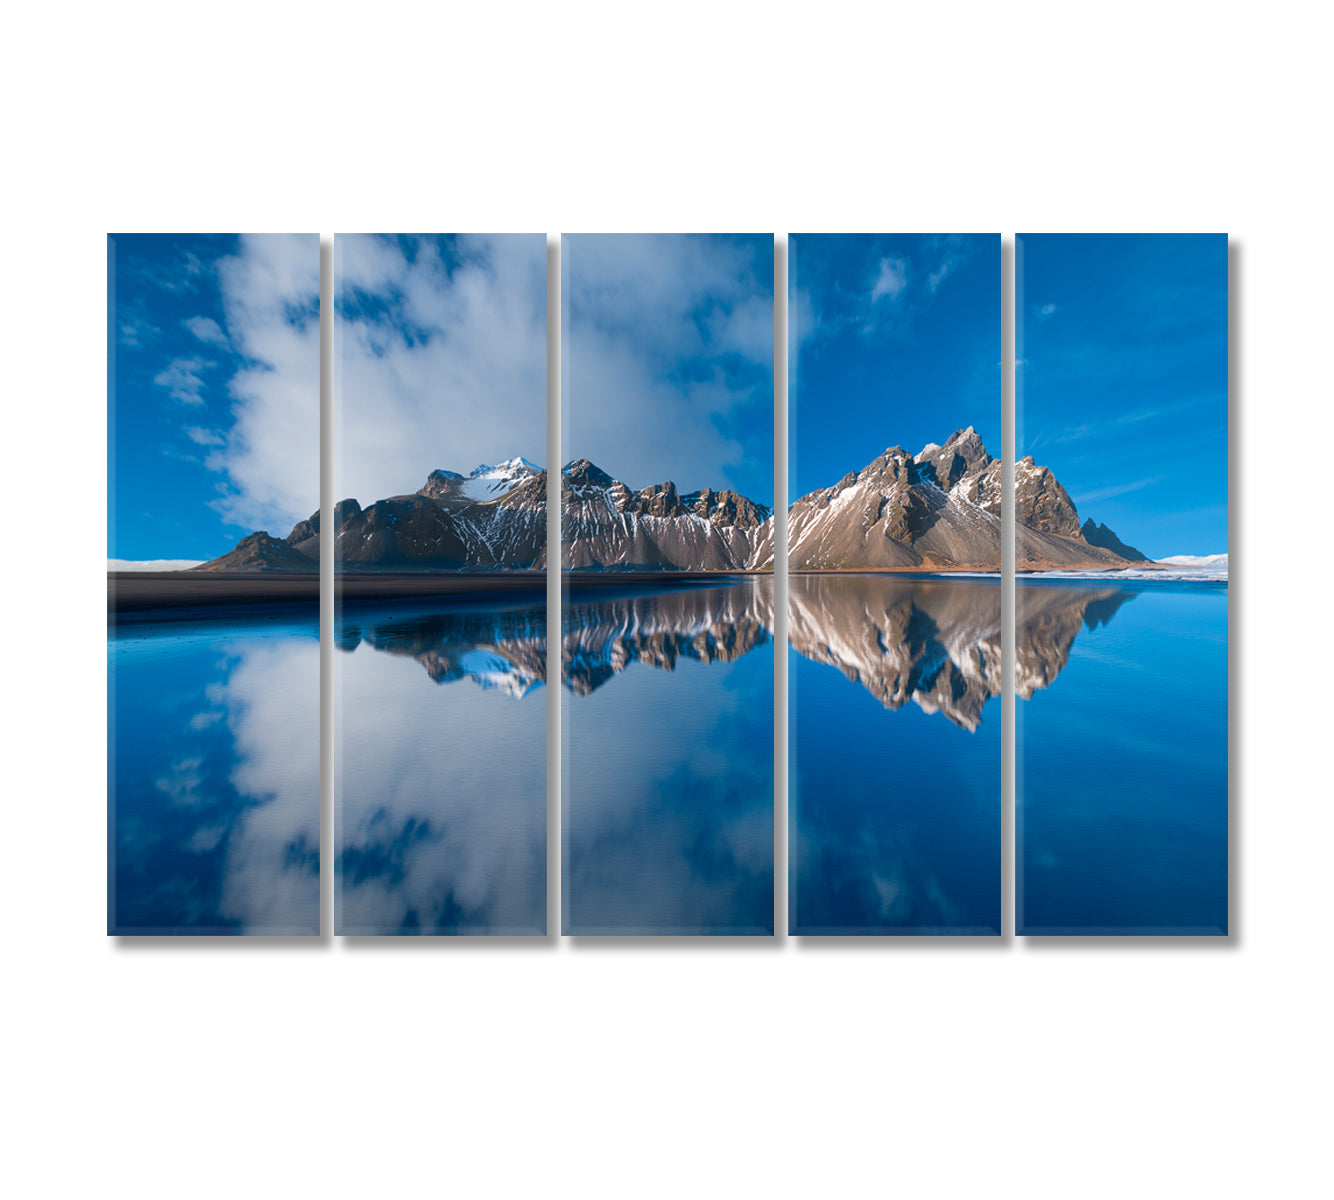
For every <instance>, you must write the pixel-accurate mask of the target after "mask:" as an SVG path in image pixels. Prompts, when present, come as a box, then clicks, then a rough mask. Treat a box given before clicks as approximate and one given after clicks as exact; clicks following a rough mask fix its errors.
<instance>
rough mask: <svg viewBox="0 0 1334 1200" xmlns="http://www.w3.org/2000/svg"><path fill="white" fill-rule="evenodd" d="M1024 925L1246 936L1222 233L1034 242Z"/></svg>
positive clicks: (1020, 438) (1019, 316)
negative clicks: (1231, 765)
mask: <svg viewBox="0 0 1334 1200" xmlns="http://www.w3.org/2000/svg"><path fill="white" fill-rule="evenodd" d="M1016 285H1017V293H1016V294H1017V301H1016V320H1017V335H1018V341H1017V347H1018V350H1017V368H1018V370H1017V381H1018V388H1017V425H1016V443H1017V448H1016V453H1017V456H1018V461H1017V463H1016V467H1015V519H1016V535H1017V544H1016V569H1017V571H1018V572H1019V579H1018V594H1017V601H1016V642H1017V658H1016V669H1017V678H1016V690H1017V693H1018V696H1019V699H1018V702H1017V713H1016V727H1017V733H1016V736H1017V744H1016V777H1017V787H1016V793H1017V794H1016V839H1017V858H1018V862H1017V872H1016V927H1017V930H1018V932H1019V933H1020V934H1173V933H1176V934H1218V935H1222V934H1226V932H1227V928H1228V763H1227V753H1228V643H1227V638H1228V582H1227V580H1228V557H1227V550H1228V246H1227V238H1226V236H1225V235H1223V234H1150V235H1126V234H1101V235H1065V234H1025V235H1022V236H1021V237H1020V238H1019V239H1018V243H1017V254H1016Z"/></svg>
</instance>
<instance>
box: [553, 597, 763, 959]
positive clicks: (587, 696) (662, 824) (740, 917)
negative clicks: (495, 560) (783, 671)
mask: <svg viewBox="0 0 1334 1200" xmlns="http://www.w3.org/2000/svg"><path fill="white" fill-rule="evenodd" d="M613 586H614V585H613ZM563 625H564V627H563V631H562V645H561V662H562V672H563V683H564V686H565V691H564V697H563V707H562V736H563V748H562V765H563V776H564V782H563V788H562V797H563V799H562V812H563V821H564V827H563V838H564V855H563V864H564V874H563V892H562V894H563V902H564V914H563V928H564V931H565V932H566V933H569V934H770V933H772V932H773V925H774V838H773V825H774V808H773V750H774V741H773V735H774V725H773V704H774V692H773V672H774V657H773V638H772V633H771V630H772V627H773V586H772V580H767V579H766V580H757V581H753V582H747V583H743V584H737V585H734V586H725V587H702V588H678V589H675V590H672V591H668V592H660V593H652V594H646V593H644V592H642V591H641V592H637V593H634V594H630V595H619V596H617V595H607V594H603V595H602V596H599V597H598V598H591V597H589V596H587V595H586V594H582V593H580V592H578V591H576V592H574V593H573V594H570V593H567V595H566V607H565V609H564V618H563Z"/></svg>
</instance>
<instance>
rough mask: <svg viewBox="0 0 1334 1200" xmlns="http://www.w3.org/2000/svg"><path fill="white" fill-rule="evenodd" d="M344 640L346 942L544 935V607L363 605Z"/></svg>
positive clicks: (337, 913) (344, 622) (345, 622)
mask: <svg viewBox="0 0 1334 1200" xmlns="http://www.w3.org/2000/svg"><path fill="white" fill-rule="evenodd" d="M337 644H338V646H339V649H340V651H341V653H339V654H338V655H337V658H336V675H335V679H336V692H335V696H336V701H335V713H336V727H337V738H338V740H337V742H336V751H335V753H336V755H337V764H336V778H337V780H338V784H337V788H338V791H337V798H336V804H335V834H334V836H335V850H336V858H337V867H336V873H335V876H334V892H335V900H334V923H335V932H337V933H339V934H529V935H540V934H545V933H546V925H547V916H546V822H547V818H546V811H547V802H546V745H547V742H546V687H545V684H546V649H547V628H546V608H545V605H544V604H542V603H538V604H527V605H524V604H520V605H511V606H508V607H490V608H488V607H484V606H477V607H458V606H454V607H451V608H449V609H447V610H445V609H441V608H440V607H438V606H437V607H436V608H435V609H431V608H429V607H427V608H423V607H418V606H413V607H411V608H405V607H402V606H400V607H398V608H395V609H381V610H374V609H370V610H365V609H363V610H357V609H355V608H353V607H352V606H348V607H347V608H346V609H345V610H344V612H343V614H342V617H341V619H340V621H339V625H338V638H337Z"/></svg>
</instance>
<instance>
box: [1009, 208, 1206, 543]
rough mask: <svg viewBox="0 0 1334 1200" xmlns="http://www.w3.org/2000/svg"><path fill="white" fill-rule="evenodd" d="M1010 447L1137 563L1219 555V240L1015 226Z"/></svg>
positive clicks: (1185, 236) (1197, 236)
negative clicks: (1045, 471) (1130, 549)
mask: <svg viewBox="0 0 1334 1200" xmlns="http://www.w3.org/2000/svg"><path fill="white" fill-rule="evenodd" d="M1016 283H1017V292H1016V298H1017V304H1016V308H1017V313H1016V318H1017V323H1016V336H1017V338H1018V342H1017V357H1018V360H1019V370H1018V381H1017V388H1016V415H1017V426H1016V453H1017V455H1018V456H1019V457H1023V456H1024V455H1026V454H1031V455H1033V457H1034V459H1035V460H1036V461H1037V462H1038V463H1039V464H1041V465H1044V466H1047V467H1050V468H1051V470H1052V471H1053V472H1054V473H1055V475H1056V477H1057V478H1058V479H1059V480H1060V481H1061V483H1062V484H1064V485H1065V488H1066V490H1067V491H1068V492H1069V493H1070V498H1071V499H1072V500H1073V501H1074V502H1075V506H1076V508H1077V509H1078V510H1079V516H1080V520H1081V521H1083V520H1085V519H1087V518H1089V517H1092V518H1093V520H1095V521H1098V522H1100V523H1102V524H1105V525H1109V526H1110V527H1111V528H1112V529H1113V530H1115V531H1116V533H1117V535H1118V536H1119V537H1120V538H1121V539H1122V540H1123V541H1125V542H1127V543H1129V544H1130V545H1132V546H1135V547H1136V548H1137V549H1139V550H1142V551H1143V552H1144V553H1145V554H1147V555H1148V556H1149V557H1150V558H1163V557H1166V556H1167V555H1171V554H1220V553H1223V552H1224V551H1226V550H1227V444H1228V443H1227V438H1228V412H1227V344H1228V330H1227V236H1226V235H1225V234H1088V235H1076V234H1023V235H1021V236H1020V237H1019V239H1018V245H1017V247H1016Z"/></svg>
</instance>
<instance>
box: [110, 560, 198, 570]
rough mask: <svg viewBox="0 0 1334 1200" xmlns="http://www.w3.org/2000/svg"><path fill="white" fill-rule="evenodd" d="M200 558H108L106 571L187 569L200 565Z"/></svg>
mask: <svg viewBox="0 0 1334 1200" xmlns="http://www.w3.org/2000/svg"><path fill="white" fill-rule="evenodd" d="M203 563H204V560H203V559H202V558H148V559H132V558H109V559H107V570H108V571H188V570H190V569H191V568H192V567H199V566H202V565H203Z"/></svg>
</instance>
